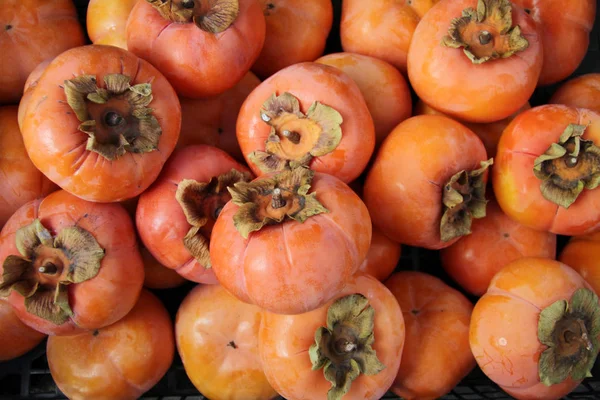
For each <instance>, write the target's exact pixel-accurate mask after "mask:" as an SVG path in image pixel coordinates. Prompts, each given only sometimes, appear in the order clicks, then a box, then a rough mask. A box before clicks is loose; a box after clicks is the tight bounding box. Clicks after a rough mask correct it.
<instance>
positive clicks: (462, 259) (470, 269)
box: [441, 199, 556, 296]
mask: <svg viewBox="0 0 600 400" xmlns="http://www.w3.org/2000/svg"><path fill="white" fill-rule="evenodd" d="M523 257H541V258H549V259H554V258H556V235H555V234H553V233H549V232H545V231H538V230H535V229H532V228H528V227H526V226H523V225H521V224H519V223H518V222H516V221H514V220H512V219H510V218H509V217H508V216H507V215H506V214H504V213H503V212H502V210H501V209H500V207H499V206H498V203H496V201H495V200H493V199H492V200H490V201H489V202H488V204H487V207H486V216H485V218H482V219H478V220H475V221H473V230H472V232H471V234H470V235H468V236H466V237H464V238H463V239H462V240H459V241H458V242H456V243H454V244H453V245H452V246H450V247H447V248H445V249H443V250H442V251H441V260H442V266H443V268H444V270H446V272H447V273H448V275H450V277H452V279H454V280H455V281H456V282H457V283H458V284H459V285H460V286H461V287H462V288H463V289H465V290H466V291H467V292H469V293H471V294H473V295H475V296H482V295H483V294H484V293H485V292H486V290H487V288H488V286H489V284H490V282H491V281H492V278H493V277H494V275H496V273H497V272H498V271H500V270H501V269H502V268H503V267H504V266H505V265H506V264H509V263H510V262H512V261H514V260H517V259H519V258H523Z"/></svg>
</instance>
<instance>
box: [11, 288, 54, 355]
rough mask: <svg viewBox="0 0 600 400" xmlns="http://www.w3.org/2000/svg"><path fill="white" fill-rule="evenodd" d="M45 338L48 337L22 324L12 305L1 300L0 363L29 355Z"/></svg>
mask: <svg viewBox="0 0 600 400" xmlns="http://www.w3.org/2000/svg"><path fill="white" fill-rule="evenodd" d="M45 338H46V335H44V334H43V333H41V332H38V331H36V330H34V329H32V328H30V327H29V326H27V325H25V324H24V323H23V322H21V320H20V319H19V317H17V314H16V313H15V312H14V311H13V308H12V307H11V305H10V304H9V303H8V302H7V301H5V300H4V299H0V362H1V361H8V360H12V359H13V358H17V357H20V356H22V355H23V354H26V353H28V352H29V351H30V350H32V349H33V348H34V347H35V346H37V345H38V344H40V343H41V342H42V340H44V339H45Z"/></svg>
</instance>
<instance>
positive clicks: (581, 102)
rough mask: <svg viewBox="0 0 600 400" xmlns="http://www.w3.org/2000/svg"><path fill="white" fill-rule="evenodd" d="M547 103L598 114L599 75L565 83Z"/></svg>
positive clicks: (584, 76)
mask: <svg viewBox="0 0 600 400" xmlns="http://www.w3.org/2000/svg"><path fill="white" fill-rule="evenodd" d="M548 103H550V104H564V105H566V106H569V107H576V108H587V109H588V110H592V111H594V112H596V113H598V114H600V73H596V74H586V75H581V76H578V77H576V78H573V79H570V80H568V81H566V82H565V83H563V84H562V85H561V86H560V87H559V88H558V89H557V90H556V92H554V94H553V95H552V97H551V98H550V100H549V101H548Z"/></svg>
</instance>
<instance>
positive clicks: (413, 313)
mask: <svg viewBox="0 0 600 400" xmlns="http://www.w3.org/2000/svg"><path fill="white" fill-rule="evenodd" d="M385 286H386V287H387V288H388V289H390V291H391V292H392V293H393V294H394V296H395V297H396V300H398V304H399V305H400V309H401V310H402V315H403V317H404V322H405V324H406V341H405V347H404V352H403V353H402V363H401V364H400V370H399V371H398V376H397V377H396V380H395V381H394V385H393V386H392V391H393V392H394V393H396V394H397V395H398V396H400V397H401V398H403V399H406V400H417V399H418V400H434V399H439V398H440V397H442V396H444V395H445V394H447V393H449V392H450V390H452V388H454V386H456V385H457V384H458V383H459V382H460V381H461V379H463V378H464V377H465V376H466V375H467V374H468V373H469V372H471V370H472V369H473V368H475V359H474V358H473V354H471V349H470V348H469V323H470V321H471V312H472V311H473V304H471V302H470V301H469V300H467V298H466V297H465V296H464V295H462V294H461V293H460V292H459V291H457V290H455V289H452V288H451V287H450V286H448V285H446V284H445V283H444V282H442V281H441V280H439V279H438V278H436V277H434V276H432V275H428V274H425V273H422V272H416V271H402V272H398V273H395V274H393V275H392V276H391V277H390V278H389V279H388V280H387V281H386V282H385Z"/></svg>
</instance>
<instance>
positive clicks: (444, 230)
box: [440, 158, 494, 242]
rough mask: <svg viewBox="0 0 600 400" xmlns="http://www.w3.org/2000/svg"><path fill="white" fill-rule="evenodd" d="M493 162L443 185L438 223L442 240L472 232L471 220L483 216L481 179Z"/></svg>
mask: <svg viewBox="0 0 600 400" xmlns="http://www.w3.org/2000/svg"><path fill="white" fill-rule="evenodd" d="M493 163H494V160H493V159H491V158H490V159H489V160H488V161H482V162H481V168H479V169H476V170H473V171H464V170H463V171H460V172H459V173H457V174H455V175H454V176H453V177H452V178H450V180H449V181H448V183H446V185H444V189H443V193H442V203H443V214H442V220H441V222H440V236H441V239H442V241H444V242H448V241H450V240H452V239H454V238H457V237H461V236H464V235H468V234H470V233H471V223H472V222H473V218H483V217H485V208H486V206H487V200H486V199H485V181H484V179H483V178H484V176H485V172H486V171H487V169H488V168H489V167H490V165H492V164H493Z"/></svg>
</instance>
